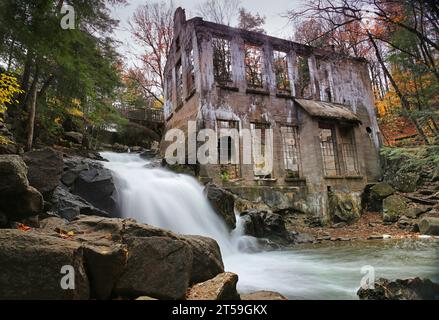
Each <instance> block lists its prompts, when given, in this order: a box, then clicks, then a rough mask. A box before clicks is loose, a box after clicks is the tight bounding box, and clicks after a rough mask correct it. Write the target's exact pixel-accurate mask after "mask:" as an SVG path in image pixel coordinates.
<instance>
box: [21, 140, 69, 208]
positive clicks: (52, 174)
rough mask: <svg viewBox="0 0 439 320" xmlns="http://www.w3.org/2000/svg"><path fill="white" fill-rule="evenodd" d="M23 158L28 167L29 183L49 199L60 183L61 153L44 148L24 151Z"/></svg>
mask: <svg viewBox="0 0 439 320" xmlns="http://www.w3.org/2000/svg"><path fill="white" fill-rule="evenodd" d="M23 160H24V162H25V163H26V165H27V166H28V168H29V170H28V174H27V178H28V180H29V183H30V185H31V186H33V187H35V188H36V189H37V190H38V191H39V192H40V193H42V194H43V197H44V198H45V199H46V200H48V199H50V197H51V196H52V193H53V191H54V190H55V188H56V187H57V186H58V185H59V184H60V180H61V174H62V172H63V167H64V162H63V156H62V154H61V153H60V152H58V151H55V150H53V149H52V148H45V149H42V150H36V151H30V152H27V153H25V154H24V155H23Z"/></svg>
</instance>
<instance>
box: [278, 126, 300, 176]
mask: <svg viewBox="0 0 439 320" xmlns="http://www.w3.org/2000/svg"><path fill="white" fill-rule="evenodd" d="M281 133H282V144H283V155H284V164H285V170H286V173H287V176H288V177H299V176H300V170H299V161H300V152H299V137H298V134H297V128H296V127H291V126H288V127H281Z"/></svg>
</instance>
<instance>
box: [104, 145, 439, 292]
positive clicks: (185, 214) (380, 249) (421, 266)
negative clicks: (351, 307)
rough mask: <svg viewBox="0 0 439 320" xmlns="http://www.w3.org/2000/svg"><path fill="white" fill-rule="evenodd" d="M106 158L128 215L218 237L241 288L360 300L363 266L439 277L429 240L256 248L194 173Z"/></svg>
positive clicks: (136, 159)
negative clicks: (220, 212) (222, 214)
mask: <svg viewBox="0 0 439 320" xmlns="http://www.w3.org/2000/svg"><path fill="white" fill-rule="evenodd" d="M102 156H103V157H104V158H106V159H108V160H109V162H105V163H104V165H105V167H107V168H108V169H110V170H112V172H113V174H114V177H115V182H116V187H117V190H118V205H119V209H120V212H121V214H122V215H123V217H127V218H134V219H136V220H137V221H139V222H143V223H147V224H151V225H154V226H157V227H161V228H165V229H169V230H172V231H174V232H177V233H181V234H196V235H203V236H208V237H212V238H214V239H215V240H217V242H218V243H219V245H220V247H221V252H222V254H223V260H224V264H225V269H226V270H227V271H232V272H235V273H237V274H238V275H239V282H238V289H239V290H240V292H244V293H245V292H252V291H258V290H272V291H278V292H280V293H282V294H284V295H286V296H287V297H289V298H292V299H354V298H356V290H357V289H358V287H359V285H360V281H361V278H362V277H363V275H362V274H361V268H362V267H363V266H365V265H371V266H374V267H375V269H376V270H375V273H376V277H377V278H378V277H385V278H390V279H395V278H405V277H413V276H424V277H428V278H430V279H432V280H435V281H436V282H438V281H439V270H438V269H439V268H438V266H439V247H438V246H437V243H434V244H432V243H431V241H430V242H412V241H406V242H401V243H397V244H395V243H394V242H369V243H352V244H351V243H338V244H332V245H330V246H313V247H308V248H301V249H294V250H288V251H277V252H255V251H257V243H256V240H255V239H254V238H252V237H248V236H243V225H242V220H240V219H239V218H238V221H237V228H236V229H235V230H234V231H233V232H231V233H229V232H228V230H227V227H226V225H225V223H224V222H223V221H222V220H221V219H220V218H219V217H218V216H217V215H216V214H215V212H214V211H213V209H212V208H211V207H210V205H209V203H208V202H207V200H206V198H205V196H204V194H203V187H202V186H201V185H200V184H199V183H198V182H197V181H196V180H195V179H194V178H192V177H189V176H186V175H181V174H175V173H172V172H169V171H166V170H164V169H161V168H151V167H148V166H147V164H148V162H147V161H146V160H144V159H142V158H141V157H140V156H139V155H138V154H116V153H111V152H104V153H102ZM248 252H253V253H248Z"/></svg>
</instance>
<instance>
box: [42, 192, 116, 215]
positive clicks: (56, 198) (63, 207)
mask: <svg viewBox="0 0 439 320" xmlns="http://www.w3.org/2000/svg"><path fill="white" fill-rule="evenodd" d="M51 203H52V210H53V211H55V212H56V214H58V215H59V216H60V217H62V218H64V219H67V220H69V221H70V220H73V219H74V218H75V217H77V216H79V215H96V216H102V217H107V216H108V215H109V214H108V213H107V212H105V211H103V210H100V209H98V208H96V207H94V206H93V205H92V204H91V203H89V202H88V201H86V200H84V199H83V198H81V197H80V196H77V195H74V194H72V193H70V192H69V191H68V190H67V189H66V188H64V187H62V186H60V187H58V188H56V189H55V191H54V193H53V196H52V200H51Z"/></svg>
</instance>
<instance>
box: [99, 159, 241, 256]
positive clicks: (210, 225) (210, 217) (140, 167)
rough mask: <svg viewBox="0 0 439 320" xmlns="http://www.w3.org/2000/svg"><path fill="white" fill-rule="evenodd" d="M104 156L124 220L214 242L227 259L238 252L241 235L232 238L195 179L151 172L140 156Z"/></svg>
mask: <svg viewBox="0 0 439 320" xmlns="http://www.w3.org/2000/svg"><path fill="white" fill-rule="evenodd" d="M102 156H103V157H104V158H106V159H108V160H109V161H110V162H107V163H105V166H106V167H107V168H108V169H110V170H112V171H113V173H114V175H115V182H116V186H117V191H118V206H119V211H120V213H121V214H122V216H123V217H127V218H134V219H136V220H137V221H139V222H143V223H147V224H150V225H153V226H156V227H160V228H165V229H169V230H172V231H174V232H177V233H181V234H192V235H202V236H207V237H211V238H214V239H215V240H217V242H218V244H219V245H220V247H221V251H222V253H223V255H228V254H232V253H236V252H237V242H239V238H240V235H237V234H236V233H235V235H234V237H230V234H229V232H228V230H227V227H226V225H225V223H224V222H223V221H222V220H221V219H220V218H219V217H218V216H217V214H216V213H215V212H214V211H213V209H212V208H211V207H210V205H209V203H208V202H207V200H206V199H205V196H204V194H203V187H202V186H201V185H200V184H199V183H198V182H197V181H196V180H195V179H194V178H192V177H190V176H187V175H181V174H175V173H173V172H170V171H167V170H164V169H159V168H148V169H147V168H145V166H147V165H148V162H147V161H146V160H144V159H142V158H141V157H140V156H139V155H138V154H116V153H111V152H105V153H102ZM232 240H234V241H232Z"/></svg>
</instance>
